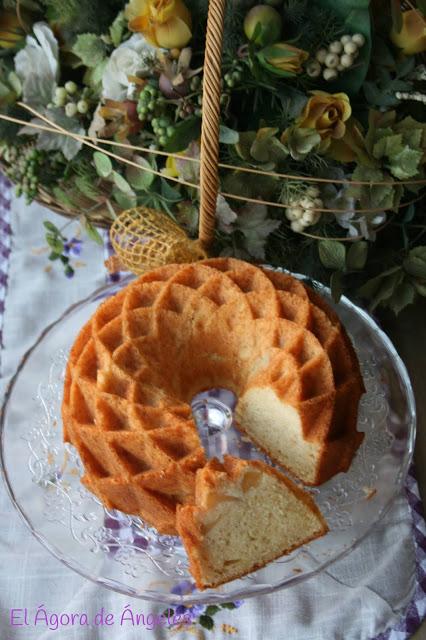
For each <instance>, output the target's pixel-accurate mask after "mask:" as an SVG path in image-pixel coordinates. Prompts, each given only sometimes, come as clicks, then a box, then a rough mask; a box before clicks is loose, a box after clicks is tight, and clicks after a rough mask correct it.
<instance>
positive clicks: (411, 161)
mask: <svg viewBox="0 0 426 640" xmlns="http://www.w3.org/2000/svg"><path fill="white" fill-rule="evenodd" d="M422 158H423V153H422V151H416V150H415V149H410V147H408V146H406V147H404V148H403V149H402V151H400V153H398V154H397V155H394V156H393V157H392V158H391V162H390V164H389V169H390V171H391V173H392V175H393V176H395V178H398V180H407V179H408V178H414V177H415V176H417V174H418V173H419V164H420V161H421V160H422Z"/></svg>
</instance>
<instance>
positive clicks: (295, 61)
mask: <svg viewBox="0 0 426 640" xmlns="http://www.w3.org/2000/svg"><path fill="white" fill-rule="evenodd" d="M308 58H309V54H308V53H307V52H306V51H303V49H298V48H297V47H293V46H292V45H291V44H287V43H286V42H277V43H276V44H273V45H271V46H270V47H266V48H265V49H263V50H262V51H261V52H260V54H259V59H260V61H261V63H262V64H263V65H264V66H265V67H266V68H267V69H269V70H270V71H272V73H278V74H279V75H296V74H298V73H301V72H302V71H303V67H302V65H303V63H304V62H306V60H307V59H308Z"/></svg>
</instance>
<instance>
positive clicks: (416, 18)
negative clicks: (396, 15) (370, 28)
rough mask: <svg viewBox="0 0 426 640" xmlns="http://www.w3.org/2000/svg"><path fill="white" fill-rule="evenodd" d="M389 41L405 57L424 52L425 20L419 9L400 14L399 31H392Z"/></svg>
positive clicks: (425, 45) (425, 37)
mask: <svg viewBox="0 0 426 640" xmlns="http://www.w3.org/2000/svg"><path fill="white" fill-rule="evenodd" d="M391 40H392V42H393V43H394V44H395V45H396V46H397V47H399V48H400V49H402V52H403V53H404V54H405V55H406V56H412V55H415V54H416V53H423V52H424V51H426V19H425V17H424V15H423V14H422V13H421V11H420V10H419V9H409V10H408V11H403V12H402V28H401V31H399V32H397V31H396V30H395V28H394V29H392V32H391Z"/></svg>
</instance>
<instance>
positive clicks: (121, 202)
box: [112, 188, 137, 210]
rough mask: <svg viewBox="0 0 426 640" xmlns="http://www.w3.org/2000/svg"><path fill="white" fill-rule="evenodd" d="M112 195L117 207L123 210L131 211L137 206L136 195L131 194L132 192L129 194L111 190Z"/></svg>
mask: <svg viewBox="0 0 426 640" xmlns="http://www.w3.org/2000/svg"><path fill="white" fill-rule="evenodd" d="M112 195H113V198H114V200H115V201H116V203H117V204H118V206H119V207H121V208H122V209H123V210H125V209H133V207H136V205H137V198H136V194H135V193H133V191H132V192H130V193H124V191H120V190H119V189H117V188H115V189H113V192H112Z"/></svg>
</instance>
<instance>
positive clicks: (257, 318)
mask: <svg viewBox="0 0 426 640" xmlns="http://www.w3.org/2000/svg"><path fill="white" fill-rule="evenodd" d="M213 387H222V388H229V389H231V390H232V391H234V392H235V393H236V394H237V396H238V397H239V402H238V405H237V410H236V418H237V422H238V426H239V428H240V429H241V430H242V431H245V432H246V433H247V435H248V436H249V437H250V438H251V440H252V441H253V442H254V443H255V444H256V445H257V446H259V447H260V448H262V449H264V450H265V451H266V452H267V453H268V454H269V455H270V456H271V458H272V459H273V460H275V461H276V462H277V463H279V464H280V465H281V466H283V467H286V468H287V469H289V470H290V471H291V472H292V473H293V474H294V475H296V476H297V477H299V478H300V479H301V480H302V481H303V482H305V483H306V484H320V483H321V482H324V481H325V480H327V479H328V478H329V477H331V476H332V475H334V474H335V473H337V472H339V471H344V470H346V469H347V468H348V466H349V464H350V462H351V459H352V457H353V455H354V453H355V451H356V449H357V447H358V446H359V444H360V442H361V440H362V434H361V433H358V432H357V430H356V422H357V408H358V402H359V398H360V396H361V394H362V393H363V391H364V388H363V383H362V378H361V374H360V371H359V365H358V361H357V358H356V355H355V353H354V350H353V348H352V345H351V342H350V339H349V338H348V336H347V335H346V333H345V331H344V329H343V327H342V325H341V324H340V322H339V320H338V318H337V316H336V314H335V313H334V312H333V311H332V310H331V309H330V308H329V307H328V306H327V305H326V304H325V303H324V302H323V300H322V298H320V296H318V295H317V294H316V293H315V292H314V291H312V290H310V289H309V288H307V287H305V286H304V284H302V283H301V282H300V281H298V280H296V279H295V278H293V277H292V276H289V275H286V274H281V273H276V272H274V271H269V270H263V269H260V268H258V267H255V266H253V265H249V264H247V263H245V262H241V261H238V260H233V259H225V258H224V259H212V260H205V261H203V262H200V263H196V264H190V265H167V266H165V267H161V268H159V269H156V270H154V271H151V272H149V273H147V274H145V275H143V276H141V277H140V278H138V279H137V280H135V281H134V282H132V283H131V284H130V285H129V286H128V287H126V288H125V289H123V290H122V291H121V292H120V293H119V294H117V295H115V296H114V297H112V298H110V299H108V300H107V301H106V302H104V303H103V304H102V305H101V306H100V307H99V309H98V310H97V311H96V313H95V314H94V316H93V317H92V318H91V320H90V321H89V322H88V323H87V324H86V325H85V326H84V327H83V329H82V330H81V332H80V334H79V335H78V337H77V339H76V341H75V343H74V346H73V348H72V351H71V354H70V358H69V362H68V366H67V372H66V379H65V387H64V400H63V422H64V438H65V440H67V441H70V442H71V443H72V444H74V445H75V446H76V448H77V450H78V451H79V453H80V456H81V459H82V462H83V464H84V468H85V475H84V477H83V482H84V483H85V484H86V486H87V487H88V488H89V489H90V490H91V491H93V493H95V494H96V495H97V496H98V497H99V498H100V499H101V500H102V501H103V502H104V504H105V505H106V506H107V507H109V508H117V509H119V510H121V511H125V512H127V513H134V514H138V515H140V516H142V517H143V518H144V519H145V520H147V521H148V522H149V523H151V524H153V525H154V526H155V527H157V529H158V530H159V531H160V532H161V533H168V534H176V508H177V505H182V504H183V505H184V504H191V503H192V502H193V497H194V491H195V474H196V471H197V469H201V468H202V467H204V466H205V464H206V462H207V461H206V457H205V453H204V449H203V447H202V445H201V441H200V438H199V435H198V431H197V428H196V425H195V423H194V421H193V418H192V414H191V409H190V402H191V399H192V398H193V397H194V395H196V394H197V393H198V392H199V391H201V390H204V389H208V388H213ZM259 406H260V407H263V413H262V410H261V411H260V414H259ZM271 421H272V422H271ZM272 423H273V424H275V425H278V427H279V428H274V429H271V424H272ZM287 432H288V433H287ZM277 434H278V435H277ZM278 437H280V438H281V437H282V438H284V440H283V441H280V442H278V440H277V438H278ZM285 438H287V444H286V441H285ZM291 442H293V443H294V446H293V445H292V446H290V443H291ZM287 445H288V446H287ZM299 445H300V446H299Z"/></svg>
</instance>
